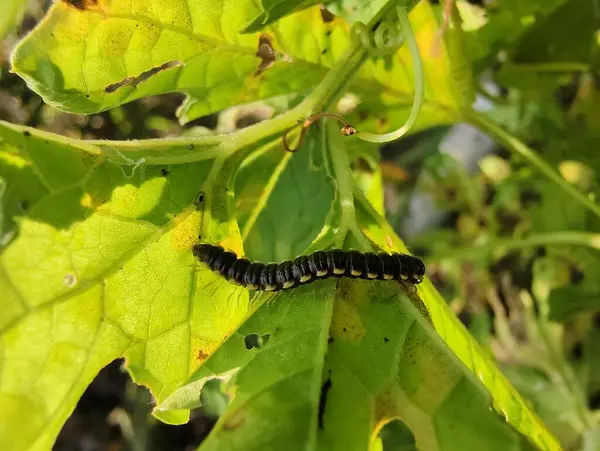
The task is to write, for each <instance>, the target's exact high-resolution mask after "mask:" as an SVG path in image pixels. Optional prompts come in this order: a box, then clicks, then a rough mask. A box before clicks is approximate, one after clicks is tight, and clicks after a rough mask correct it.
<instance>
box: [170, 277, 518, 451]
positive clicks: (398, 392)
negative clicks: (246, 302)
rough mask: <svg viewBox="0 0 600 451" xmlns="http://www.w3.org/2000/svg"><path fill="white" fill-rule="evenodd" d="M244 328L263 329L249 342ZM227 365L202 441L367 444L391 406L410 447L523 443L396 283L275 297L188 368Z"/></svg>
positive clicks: (212, 445)
mask: <svg viewBox="0 0 600 451" xmlns="http://www.w3.org/2000/svg"><path fill="white" fill-rule="evenodd" d="M249 334H258V335H260V336H265V335H267V336H269V340H268V342H267V344H266V345H265V346H264V347H262V348H260V349H251V350H247V349H246V346H245V345H244V343H245V337H246V336H247V335H249ZM233 368H238V369H237V371H236V372H235V375H234V376H233V377H232V378H231V379H230V380H229V382H228V383H227V384H226V388H228V389H229V390H231V393H232V394H234V395H233V400H232V402H231V404H230V406H229V409H228V411H227V412H226V413H225V414H224V415H223V417H222V418H221V419H220V420H219V422H218V423H217V426H216V427H215V429H214V430H213V431H212V433H211V435H210V436H209V437H208V439H207V440H206V441H205V442H204V443H203V445H202V446H201V448H200V449H201V450H208V449H215V450H216V449H248V450H253V449H289V450H296V449H298V450H300V449H323V450H325V449H326V450H337V449H339V450H366V449H368V447H369V446H370V444H371V442H372V441H373V439H374V438H375V437H376V434H377V432H378V430H379V429H380V428H381V427H382V426H383V425H384V424H385V423H386V422H388V421H390V420H392V419H393V418H398V417H401V418H403V420H404V421H405V422H406V423H407V424H408V425H409V427H410V428H411V430H412V431H413V434H414V435H415V439H416V442H417V446H418V447H419V449H423V450H426V449H440V450H454V449H486V450H496V449H497V450H517V449H523V448H521V444H524V442H522V439H521V437H520V436H519V435H518V434H517V433H516V432H515V431H513V430H512V429H511V428H510V426H509V425H508V424H507V423H505V422H504V421H502V420H501V419H500V417H499V416H498V415H496V414H495V413H494V412H493V411H492V410H490V409H489V407H488V405H489V404H488V403H489V400H488V396H487V394H486V393H485V390H484V389H483V387H482V386H480V384H479V383H478V382H477V381H476V380H475V379H474V377H473V376H472V375H471V374H470V373H469V371H468V370H467V369H466V368H465V367H464V366H462V365H461V364H460V362H459V361H458V360H457V359H456V357H454V355H453V354H452V353H451V351H450V350H449V349H448V348H446V347H445V345H444V344H443V342H442V341H441V339H440V338H439V337H438V336H437V335H436V334H435V333H434V332H433V330H432V329H431V328H430V327H429V325H428V323H427V322H426V321H425V320H424V319H423V318H422V317H421V315H420V314H419V313H418V311H417V310H416V309H415V308H414V307H413V305H412V303H411V302H410V301H409V299H408V297H406V295H405V294H403V293H402V291H401V289H400V287H399V286H398V285H396V284H373V283H368V282H362V281H358V282H349V281H345V280H343V281H339V282H336V281H335V280H332V281H325V282H318V283H317V284H315V285H314V286H313V287H302V288H299V289H297V290H293V291H292V292H284V293H282V294H280V295H278V296H276V297H275V298H274V299H273V300H272V301H271V302H268V303H267V304H264V305H263V306H262V307H261V308H260V309H259V310H258V311H257V313H256V314H255V315H254V316H253V317H252V318H250V320H249V321H247V322H246V323H245V324H244V325H243V326H242V327H241V328H240V330H238V332H236V333H235V334H234V335H233V336H232V337H231V338H230V339H229V340H228V341H227V342H226V343H225V344H224V346H223V347H222V348H221V349H220V350H219V351H218V352H217V353H216V354H214V355H213V356H212V357H211V358H210V359H209V360H208V361H207V362H206V364H205V365H204V366H203V367H202V368H201V369H200V370H199V372H198V374H197V375H196V376H195V378H202V377H206V376H207V375H209V374H222V373H226V372H228V371H231V370H232V369H233ZM159 408H161V406H160V405H159ZM490 437H494V440H493V441H490V440H489V438H490ZM524 449H527V447H525V448H524Z"/></svg>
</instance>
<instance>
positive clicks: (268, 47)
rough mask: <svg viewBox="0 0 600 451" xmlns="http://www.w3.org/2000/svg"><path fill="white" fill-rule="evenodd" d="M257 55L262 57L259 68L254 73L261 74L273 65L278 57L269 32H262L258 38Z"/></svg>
mask: <svg viewBox="0 0 600 451" xmlns="http://www.w3.org/2000/svg"><path fill="white" fill-rule="evenodd" d="M256 56H258V57H259V58H260V59H261V62H260V64H259V65H258V69H256V73H255V74H254V75H260V74H262V73H263V72H264V71H266V70H267V69H268V68H269V67H271V66H272V65H273V64H274V63H275V60H276V59H277V57H276V54H275V50H274V49H273V43H272V40H271V37H270V36H269V35H268V34H261V35H260V38H258V50H257V51H256Z"/></svg>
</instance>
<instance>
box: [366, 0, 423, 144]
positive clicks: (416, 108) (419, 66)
mask: <svg viewBox="0 0 600 451" xmlns="http://www.w3.org/2000/svg"><path fill="white" fill-rule="evenodd" d="M398 18H399V19H400V25H402V31H403V32H404V36H405V38H406V41H407V43H408V49H409V50H410V56H411V57H412V64H413V71H414V82H415V94H414V99H413V106H412V109H411V111H410V114H409V116H408V119H407V120H406V122H405V123H404V125H403V126H402V127H400V128H399V129H398V130H394V131H393V132H390V133H385V134H383V135H379V134H376V133H369V132H358V134H357V137H358V138H360V139H362V140H363V141H368V142H372V143H387V142H390V141H395V140H397V139H399V138H401V137H402V136H404V135H405V134H406V132H408V131H409V130H410V129H411V127H412V126H413V125H414V123H415V121H416V120H417V116H418V115H419V112H420V111H421V105H422V104H423V97H424V93H425V86H424V85H425V83H424V80H423V78H424V77H423V62H422V61H421V53H420V51H419V45H418V43H417V38H416V36H415V33H414V31H413V29H412V27H411V26H410V20H409V19H408V10H407V8H406V7H398Z"/></svg>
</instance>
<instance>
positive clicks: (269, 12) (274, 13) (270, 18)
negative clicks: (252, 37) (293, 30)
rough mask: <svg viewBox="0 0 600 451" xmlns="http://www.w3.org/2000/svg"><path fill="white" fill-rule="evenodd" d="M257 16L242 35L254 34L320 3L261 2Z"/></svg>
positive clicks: (298, 0) (293, 0) (297, 0)
mask: <svg viewBox="0 0 600 451" xmlns="http://www.w3.org/2000/svg"><path fill="white" fill-rule="evenodd" d="M259 3H260V7H259V13H258V15H257V16H256V17H255V18H254V19H252V21H251V22H250V24H249V25H248V26H247V27H246V28H245V29H244V33H254V32H256V31H259V30H261V29H262V28H264V27H266V26H267V25H269V24H271V23H273V22H275V21H277V20H279V19H281V18H282V17H285V16H287V15H288V14H291V13H293V12H294V11H300V10H301V9H304V8H308V7H309V6H313V5H316V4H317V3H320V2H319V0H304V1H302V0H284V1H281V0H261V1H260V2H259Z"/></svg>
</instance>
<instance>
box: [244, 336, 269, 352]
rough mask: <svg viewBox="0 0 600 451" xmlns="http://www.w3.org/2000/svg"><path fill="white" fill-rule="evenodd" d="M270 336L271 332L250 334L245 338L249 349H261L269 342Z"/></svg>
mask: <svg viewBox="0 0 600 451" xmlns="http://www.w3.org/2000/svg"><path fill="white" fill-rule="evenodd" d="M270 338H271V334H265V335H257V334H250V335H246V337H245V338H244V344H245V345H246V349H247V350H250V349H254V348H256V349H260V348H262V347H263V346H265V345H266V344H267V343H268V342H269V339H270Z"/></svg>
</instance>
